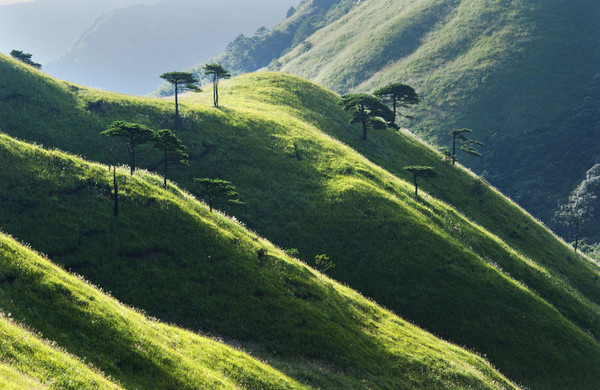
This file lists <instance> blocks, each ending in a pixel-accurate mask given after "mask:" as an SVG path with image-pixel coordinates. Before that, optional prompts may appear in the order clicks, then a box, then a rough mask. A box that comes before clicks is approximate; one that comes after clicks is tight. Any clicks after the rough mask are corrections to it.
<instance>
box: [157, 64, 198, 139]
mask: <svg viewBox="0 0 600 390" xmlns="http://www.w3.org/2000/svg"><path fill="white" fill-rule="evenodd" d="M160 78H161V79H165V80H167V81H168V82H169V83H171V84H173V85H174V86H175V121H176V124H177V128H178V129H181V119H180V118H179V100H178V94H179V90H180V89H181V92H184V91H186V90H187V91H194V92H201V91H202V90H201V89H200V87H199V86H197V85H196V84H195V83H197V82H198V79H197V78H196V77H195V76H194V75H193V74H192V73H189V72H168V73H163V74H161V75H160Z"/></svg>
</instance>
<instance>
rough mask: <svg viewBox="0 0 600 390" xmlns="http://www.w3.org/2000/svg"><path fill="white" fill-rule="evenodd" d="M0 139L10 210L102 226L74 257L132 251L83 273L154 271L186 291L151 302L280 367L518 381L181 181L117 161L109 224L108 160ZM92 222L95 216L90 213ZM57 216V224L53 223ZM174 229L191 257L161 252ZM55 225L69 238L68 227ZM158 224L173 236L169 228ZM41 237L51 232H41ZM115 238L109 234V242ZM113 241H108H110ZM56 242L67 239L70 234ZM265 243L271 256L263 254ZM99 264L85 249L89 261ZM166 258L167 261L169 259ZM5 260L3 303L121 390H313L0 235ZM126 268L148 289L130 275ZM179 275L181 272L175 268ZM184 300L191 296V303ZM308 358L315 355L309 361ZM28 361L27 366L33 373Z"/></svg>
mask: <svg viewBox="0 0 600 390" xmlns="http://www.w3.org/2000/svg"><path fill="white" fill-rule="evenodd" d="M0 141H1V142H0V160H1V161H11V163H12V164H11V167H12V169H11V170H12V172H13V173H14V175H13V176H11V178H8V177H7V176H6V171H5V170H3V171H2V178H3V181H9V182H10V183H11V184H10V185H11V188H12V192H16V193H17V195H8V196H6V192H4V191H2V192H0V193H1V194H2V196H3V199H4V201H8V202H9V203H12V204H13V206H14V203H13V201H17V202H18V201H21V202H25V201H33V202H35V201H36V200H37V201H38V202H40V204H39V205H38V206H33V207H32V208H34V209H35V210H36V211H35V212H36V214H38V216H39V215H40V214H39V213H45V212H47V210H50V208H48V207H47V206H49V205H51V204H52V203H54V208H53V209H52V210H53V213H56V215H57V216H58V217H59V218H61V219H64V222H65V223H67V224H68V223H69V222H70V221H71V220H73V217H74V216H77V217H78V218H80V221H81V222H80V223H79V225H78V227H79V229H85V228H88V229H91V228H94V229H95V231H94V232H93V233H92V232H89V231H88V233H86V236H87V238H85V239H83V240H82V242H81V246H82V250H81V251H80V253H78V254H77V255H76V257H77V256H83V254H84V253H86V249H85V248H86V247H89V243H87V244H86V242H84V241H87V242H89V241H93V245H100V244H104V245H106V246H109V247H111V248H112V250H118V251H120V252H125V253H129V255H128V256H127V255H126V256H125V258H124V257H123V256H122V255H118V254H115V255H114V258H113V259H107V260H106V261H105V262H106V264H103V265H96V266H95V267H82V266H81V264H80V265H79V267H78V268H80V269H82V268H84V269H86V270H87V269H89V270H92V269H94V268H95V269H96V273H97V274H101V275H102V273H103V272H104V273H105V275H102V276H104V277H112V278H113V279H121V278H123V280H127V279H128V277H130V279H129V283H128V284H127V285H126V286H124V287H126V288H127V289H129V290H134V291H137V292H139V291H140V290H142V291H144V292H145V293H149V292H151V291H153V290H154V289H155V288H156V287H157V284H158V283H160V282H161V280H159V279H158V275H157V274H156V273H162V274H163V275H164V276H163V279H164V280H163V281H162V283H179V284H180V286H179V287H175V286H173V287H171V289H172V290H174V292H175V294H169V293H168V291H162V292H161V294H160V295H156V294H153V295H152V294H149V295H151V297H149V298H150V299H153V300H161V299H163V300H166V302H169V301H171V303H170V304H171V305H172V307H171V308H172V309H174V310H175V311H177V310H179V311H181V313H180V315H181V314H183V312H185V311H192V312H197V311H200V312H201V313H198V314H201V316H200V317H198V318H196V323H198V321H199V320H200V318H203V319H202V320H201V322H204V325H205V326H206V325H207V324H210V328H211V329H212V330H218V331H219V334H222V335H225V336H227V337H228V338H233V337H237V338H239V339H241V340H246V341H247V342H248V341H251V342H252V343H254V344H255V346H254V348H258V349H261V350H263V352H262V354H263V356H265V355H266V356H269V357H270V359H269V360H271V361H272V364H274V365H275V366H281V367H283V370H284V371H290V372H291V373H292V374H293V376H300V377H301V379H303V380H308V381H309V383H310V382H315V383H316V384H319V386H325V387H328V388H331V387H334V388H347V387H351V388H398V387H399V386H401V387H405V386H408V387H410V388H423V389H425V388H427V389H429V388H469V387H476V388H489V389H508V388H514V386H513V385H511V384H510V383H509V382H508V381H507V380H506V379H504V378H503V377H502V376H501V375H499V374H498V373H497V372H495V371H494V370H493V369H492V368H491V367H490V366H489V365H488V364H487V363H486V362H485V361H484V360H483V359H481V358H479V357H477V356H475V355H473V354H471V353H468V352H466V351H464V350H462V349H460V348H458V347H455V346H452V345H450V344H448V343H446V342H443V341H441V340H439V339H437V338H435V337H434V336H432V335H431V334H428V333H426V332H424V331H422V330H421V329H419V328H417V327H415V326H413V325H410V324H408V323H406V322H405V321H403V320H401V319H400V318H398V317H396V316H395V315H393V314H392V313H390V312H388V311H385V310H383V309H381V308H379V307H378V306H376V305H375V304H373V303H371V302H369V301H367V300H366V299H364V298H363V297H361V296H360V295H358V294H357V293H355V292H354V291H352V290H350V289H348V288H346V287H343V286H340V285H339V284H337V283H335V282H333V281H331V280H330V279H328V278H326V277H323V276H320V275H318V274H317V273H316V272H314V271H312V270H310V269H309V268H308V267H306V265H304V264H302V263H300V262H298V261H297V260H293V259H291V258H288V257H286V256H284V255H283V253H282V252H281V250H279V249H277V248H275V247H274V246H272V244H270V243H268V242H267V241H265V240H263V239H260V238H259V237H257V236H255V235H253V234H251V233H249V232H247V231H246V230H245V229H243V228H242V227H241V226H239V225H237V224H235V223H234V222H232V221H230V220H228V219H227V218H225V217H223V216H222V215H220V214H218V213H210V212H209V211H208V209H207V207H206V206H205V205H202V204H200V203H199V202H197V201H195V200H194V199H193V198H191V197H190V196H189V195H187V194H185V193H182V192H181V191H180V190H179V189H177V188H175V187H171V188H169V191H164V190H162V189H161V188H160V182H161V179H160V177H156V176H153V175H149V174H147V173H141V174H140V175H139V176H135V177H133V178H131V177H129V176H128V175H127V171H126V170H125V169H123V170H121V169H119V172H118V175H119V177H120V179H121V180H122V181H123V182H125V183H123V185H122V191H123V195H122V199H121V201H122V204H121V215H120V216H119V218H118V219H113V217H112V215H111V213H110V211H111V210H110V207H109V206H110V203H111V200H110V199H109V195H108V194H109V191H108V190H107V189H108V188H110V180H111V174H110V173H109V172H108V171H107V170H106V167H102V166H99V165H96V164H89V163H86V162H84V161H82V160H80V159H77V158H73V157H71V156H68V155H66V154H64V153H61V152H57V151H45V150H42V149H40V148H38V147H32V146H29V145H26V144H24V143H21V142H17V141H14V140H12V139H10V138H9V137H7V136H3V135H2V136H0ZM7 179H9V180H7ZM26 182H29V183H35V188H36V192H37V193H36V195H38V196H29V197H27V196H22V194H21V193H20V191H21V189H22V188H23V187H22V186H23V185H24V184H25V183H26ZM47 192H49V193H52V194H54V195H52V196H51V198H54V197H58V198H60V199H61V200H59V201H58V202H56V199H55V200H52V199H45V200H44V199H43V197H42V196H40V195H41V194H42V193H47ZM63 202H65V203H67V204H68V206H66V205H64V204H62V203H63ZM40 206H41V207H40ZM84 206H85V207H84ZM74 209H75V210H74ZM107 211H108V212H107ZM25 213H27V212H25ZM86 216H87V218H93V221H94V222H93V223H91V222H90V221H86V220H85V218H86ZM41 219H42V220H51V217H48V216H45V217H42V218H41ZM149 220H153V221H155V222H156V223H157V225H158V226H157V230H156V231H154V232H152V231H151V230H152V229H148V228H143V226H145V224H146V223H147V222H148V221H149ZM24 221H25V220H24ZM51 222H52V223H59V225H60V222H58V220H53V221H51ZM173 224H177V225H179V226H180V227H179V229H180V232H179V233H180V234H181V235H183V236H182V237H180V238H179V239H178V240H179V241H182V240H184V241H185V240H193V241H192V242H193V243H198V244H196V245H194V244H191V245H189V246H190V248H188V249H187V251H188V252H192V253H193V254H194V257H195V260H194V261H190V260H191V259H190V256H189V255H188V256H185V257H184V256H181V257H180V256H165V255H164V254H163V255H161V253H159V249H158V248H163V249H162V250H163V251H173V252H178V254H182V250H178V249H177V248H178V247H180V245H179V244H180V242H175V240H177V238H176V237H174V236H173V234H172V233H171V232H170V231H169V230H170V229H165V227H167V226H172V225H173ZM11 225H12V224H10V223H9V224H8V226H11ZM41 225H46V223H45V222H43V223H41ZM57 228H59V230H61V231H63V232H64V229H63V227H62V226H57ZM105 229H106V230H105ZM161 230H162V231H163V236H166V237H161V236H160V234H159V232H160V231H161ZM41 233H42V234H45V235H46V236H48V235H49V232H47V231H44V230H42V231H41ZM111 234H113V235H114V236H112V237H109V235H111ZM104 235H107V236H106V237H105V240H107V241H105V240H103V239H102V238H101V237H102V236H104ZM118 236H122V238H119V237H118ZM93 237H96V238H93ZM132 237H136V239H132ZM56 238H57V239H59V238H62V239H63V240H68V239H69V235H68V234H64V233H63V234H61V235H57V236H56ZM165 238H166V242H168V241H170V240H173V241H174V242H172V246H171V247H169V246H162V245H164V244H165V243H166V242H165V241H163V239H165ZM142 240H144V242H141V241H142ZM150 241H153V242H154V244H153V245H152V246H148V247H140V246H141V245H142V244H143V243H146V242H148V244H147V245H151V244H149V242H150ZM183 246H185V245H183ZM117 248H118V249H117ZM257 249H262V250H263V251H264V252H265V253H268V255H266V256H264V257H263V258H258V259H257V258H256V251H257ZM136 250H137V251H138V252H137V253H133V252H132V251H136ZM119 257H121V260H119ZM126 258H127V260H126V263H123V262H122V260H125V259H126ZM95 260H96V259H93V258H92V257H91V256H89V255H88V256H84V258H81V259H80V261H83V262H93V261H95ZM111 262H113V264H111ZM164 262H167V264H165V266H161V264H163V263H164ZM0 264H1V265H2V267H1V269H2V274H1V275H2V278H1V280H0V296H1V297H2V299H1V300H0V309H2V310H3V311H5V312H11V313H12V316H13V317H14V318H15V319H18V320H19V321H21V322H23V323H25V324H26V325H27V326H29V327H31V328H33V329H36V330H38V331H41V332H42V333H43V334H44V335H45V337H49V338H50V339H51V340H54V341H55V342H56V343H57V344H58V345H60V346H62V347H63V348H65V349H66V350H68V351H69V352H71V353H74V354H76V355H78V356H80V357H81V358H85V360H86V361H89V362H91V363H92V364H93V365H94V366H95V367H98V368H99V369H100V370H102V371H103V372H104V373H106V374H108V375H110V376H111V377H112V378H115V379H116V380H118V381H119V382H120V383H123V385H124V386H125V387H126V388H132V387H141V388H157V389H158V388H173V386H175V387H177V388H181V389H185V388H190V389H191V388H197V387H198V386H201V387H209V388H238V387H242V388H261V389H267V388H273V389H283V388H302V387H306V386H303V385H301V384H300V383H298V382H295V381H293V380H291V379H290V378H289V377H286V376H285V375H282V374H281V373H280V372H277V371H275V370H273V369H272V368H270V367H268V366H267V365H266V364H264V363H259V362H257V361H255V360H253V359H251V358H249V357H248V356H247V355H245V354H243V353H241V352H239V351H236V350H233V349H231V348H229V347H226V346H223V345H222V344H221V343H218V342H216V341H214V340H209V339H207V338H204V337H199V336H196V335H193V334H191V333H189V332H186V331H183V330H180V329H177V328H174V327H170V326H166V325H163V324H160V323H158V322H156V321H153V320H148V319H147V318H145V317H144V316H142V315H141V314H139V313H137V312H134V311H133V310H131V309H128V308H126V307H124V306H123V305H121V304H119V303H118V302H116V301H115V300H114V299H112V298H110V297H107V296H106V295H104V294H103V293H101V292H100V291H98V290H97V289H95V288H93V287H91V286H89V285H87V284H86V283H84V282H83V281H81V280H80V279H78V278H76V277H74V276H72V275H68V274H67V273H66V272H64V271H63V270H61V269H59V268H58V267H56V266H54V265H53V264H51V263H50V262H49V261H48V260H45V259H42V258H41V257H40V256H39V255H37V254H36V253H34V252H33V251H32V250H28V249H25V248H23V247H22V246H20V245H18V244H17V243H16V242H15V241H14V240H11V239H9V238H7V237H6V236H3V235H0ZM102 268H107V269H106V270H105V271H103V270H102ZM168 268H175V269H179V270H175V271H173V270H171V271H169V270H168ZM129 269H135V270H136V272H138V273H139V274H141V275H142V276H143V277H145V278H147V279H149V281H150V283H144V282H143V281H142V280H139V278H137V279H136V278H135V277H132V275H131V274H130V271H129ZM153 269H154V270H153ZM174 272H179V273H180V275H173V276H171V275H169V273H170V274H173V273H174ZM118 273H120V274H121V275H118ZM144 274H145V275H144ZM184 275H188V276H187V277H184ZM102 276H100V278H102ZM175 276H178V277H175ZM112 286H114V284H112V285H111V287H112ZM122 287H123V286H122ZM165 287H166V286H165ZM166 288H168V287H166ZM121 293H122V291H119V294H121ZM195 297H198V298H195ZM134 300H135V299H134ZM176 300H179V301H183V302H184V303H185V304H184V306H181V305H179V304H177V303H175V301H176ZM202 306H205V307H204V308H202ZM154 309H155V308H154ZM163 309H164V310H168V309H169V308H168V307H164V308H163ZM155 311H156V310H155ZM161 314H164V315H166V316H168V314H166V313H161ZM187 316H188V317H190V316H189V314H187ZM188 322H189V321H188ZM0 324H2V322H0ZM203 328H205V327H203ZM0 329H2V330H3V328H0ZM3 333H4V332H3ZM3 339H4V341H5V342H6V339H5V337H4V338H3ZM8 342H9V343H10V341H8ZM12 345H13V346H14V345H15V344H14V343H13V344H12ZM266 351H269V353H266ZM270 351H272V352H270ZM5 353H6V352H5ZM277 355H279V356H277ZM9 356H10V355H9ZM14 357H15V358H16V359H15V360H17V361H18V359H19V358H20V357H21V356H20V355H19V353H15V355H14ZM302 359H311V363H310V364H307V363H304V362H302ZM20 368H21V369H23V370H24V371H25V372H28V368H29V369H31V368H30V367H25V368H23V367H20ZM54 375H56V373H54ZM50 376H51V377H52V375H50ZM44 379H46V380H47V378H44ZM79 385H80V384H79ZM79 385H77V384H74V385H70V386H71V387H69V386H66V385H65V386H62V385H58V386H57V388H77V386H79ZM88 385H89V384H88ZM73 386H74V387H73Z"/></svg>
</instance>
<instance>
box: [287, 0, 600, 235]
mask: <svg viewBox="0 0 600 390" xmlns="http://www.w3.org/2000/svg"><path fill="white" fill-rule="evenodd" d="M335 3H337V4H341V3H342V2H341V1H337V2H335ZM390 9H394V10H396V12H389V10H390ZM599 19H600V4H598V3H590V2H589V1H587V0H576V1H574V2H573V1H567V0H551V1H549V2H543V3H541V2H538V1H533V0H524V1H517V2H515V1H511V0H502V1H495V0H485V1H473V0H460V1H451V0H445V1H429V0H417V1H410V2H406V1H401V0H371V1H368V2H360V4H359V5H357V6H356V7H354V8H352V10H350V12H348V13H347V14H346V15H344V16H343V17H342V18H340V19H339V20H336V21H332V22H331V23H328V24H327V25H325V26H323V27H322V28H321V29H320V30H318V31H316V32H315V33H314V34H313V35H312V36H310V37H308V38H306V42H307V44H305V45H301V46H298V47H296V48H295V49H294V50H292V51H290V52H288V53H286V54H285V55H283V56H282V57H281V58H279V59H278V60H277V62H278V64H279V65H280V69H281V70H283V71H285V72H290V73H293V74H297V75H300V76H302V77H306V78H309V79H311V80H313V81H315V82H318V83H319V84H322V85H324V86H326V87H328V88H331V89H333V90H335V91H337V92H340V93H357V92H372V91H374V90H377V89H379V88H381V87H383V86H385V85H388V84H390V83H393V82H403V83H407V84H409V85H411V86H413V87H414V88H415V89H416V90H417V91H419V95H420V96H421V97H422V98H423V103H422V104H420V105H419V106H418V107H415V120H414V121H412V122H411V123H410V128H411V129H412V130H413V131H414V132H416V133H418V134H419V135H420V136H422V137H424V138H426V139H427V140H428V141H429V142H432V143H435V144H437V145H445V144H446V136H445V135H446V133H447V132H448V131H449V129H452V128H458V127H468V128H472V129H478V131H481V137H480V138H479V139H480V140H481V141H482V142H484V143H485V144H486V145H488V147H487V148H486V153H485V155H484V156H482V157H481V158H478V159H470V158H469V159H465V161H464V163H465V164H466V165H468V166H470V167H472V168H473V169H475V170H476V171H477V172H481V173H483V172H484V173H485V176H486V179H487V180H489V181H490V182H491V183H492V184H494V185H495V186H497V187H498V188H500V189H501V190H502V191H503V192H505V193H507V194H508V195H509V196H511V197H512V198H514V199H516V200H517V201H518V202H519V204H520V205H522V206H523V207H524V208H525V209H527V210H529V211H530V212H532V213H533V214H534V215H535V216H536V217H538V218H541V219H542V220H543V221H544V222H545V223H548V224H552V217H553V215H554V211H555V208H556V205H557V203H559V202H560V201H562V203H564V202H565V201H566V200H567V198H568V195H569V193H570V192H571V190H572V189H573V188H574V187H575V186H576V185H577V184H578V183H577V180H581V179H583V177H584V175H585V171H586V170H587V169H589V167H591V166H592V165H593V164H594V163H596V162H597V161H595V158H596V156H597V150H596V149H597V148H595V147H593V146H592V145H591V144H586V142H585V141H584V139H587V138H588V137H589V136H590V133H589V129H590V127H587V126H586V127H582V126H576V125H574V121H580V122H581V120H584V121H586V120H587V119H585V118H588V119H589V118H590V117H589V114H590V113H592V112H593V111H587V114H586V115H585V117H582V116H579V118H575V116H576V115H577V114H578V113H581V111H580V110H579V106H581V105H582V100H583V98H584V96H586V95H588V93H587V92H586V88H588V86H590V88H592V87H593V81H592V80H593V78H594V75H595V74H596V73H597V72H598V68H599V67H600V49H599V48H598V45H596V44H595V42H597V41H598V39H599V38H600V25H599V24H598V23H597V20H599ZM592 115H595V114H592ZM565 122H566V123H565ZM553 226H555V227H556V225H553Z"/></svg>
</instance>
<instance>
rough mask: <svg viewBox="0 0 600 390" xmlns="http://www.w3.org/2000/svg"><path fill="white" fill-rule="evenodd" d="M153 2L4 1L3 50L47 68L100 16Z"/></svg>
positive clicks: (0, 9) (0, 14)
mask: <svg viewBox="0 0 600 390" xmlns="http://www.w3.org/2000/svg"><path fill="white" fill-rule="evenodd" d="M153 2H156V0H103V1H95V0H34V1H29V2H15V3H11V2H10V1H9V2H7V1H4V2H0V51H2V52H3V53H10V51H11V50H13V49H17V50H24V51H26V52H29V53H33V55H34V58H33V59H34V60H35V61H37V62H40V63H42V65H45V64H47V63H48V62H50V61H53V60H56V59H57V58H59V57H60V56H61V55H64V54H65V53H66V52H67V51H68V50H69V49H70V48H71V47H72V46H73V44H74V43H75V41H76V40H77V38H78V37H79V36H80V35H81V34H83V32H84V31H85V29H86V28H87V27H88V26H89V25H90V24H91V23H92V22H93V21H94V19H96V18H97V17H98V16H100V15H102V14H105V13H106V12H109V11H111V10H114V9H118V8H123V7H127V6H130V5H133V4H150V3H153ZM6 3H10V4H6Z"/></svg>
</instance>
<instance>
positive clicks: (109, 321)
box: [0, 138, 302, 389]
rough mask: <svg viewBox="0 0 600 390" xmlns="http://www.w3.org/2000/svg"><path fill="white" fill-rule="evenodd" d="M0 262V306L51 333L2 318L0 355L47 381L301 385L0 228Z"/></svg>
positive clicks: (65, 385)
mask: <svg viewBox="0 0 600 390" xmlns="http://www.w3.org/2000/svg"><path fill="white" fill-rule="evenodd" d="M5 141H6V139H5V138H3V140H2V142H3V144H4V143H5ZM0 263H1V264H2V273H1V283H0V298H1V300H0V302H1V303H0V309H1V310H2V311H3V312H5V313H10V315H11V317H12V318H14V319H16V320H18V321H19V322H22V323H24V324H26V325H27V326H28V327H29V328H31V329H35V330H36V331H38V332H41V334H43V335H44V337H46V338H49V339H50V340H52V343H51V344H48V343H44V342H42V341H40V340H37V337H36V336H35V335H33V334H30V333H29V332H28V331H26V330H24V329H21V328H19V327H18V326H15V325H14V324H12V323H11V322H10V321H8V320H7V319H6V318H5V317H2V318H0V332H1V334H2V338H1V340H2V344H3V345H2V349H1V350H2V352H1V353H0V359H1V360H2V361H5V362H9V364H10V365H12V366H13V367H15V368H16V369H18V371H19V372H21V373H23V374H25V375H31V376H34V377H36V379H38V380H39V381H41V383H43V384H46V385H48V388H57V389H81V388H90V389H91V388H103V389H104V388H106V389H112V388H114V389H117V388H121V387H120V386H117V385H116V384H119V383H120V384H121V385H122V386H123V388H154V389H169V388H174V387H176V388H178V389H196V388H198V386H200V387H203V388H204V387H206V388H224V389H225V388H231V389H237V388H240V387H243V388H261V389H263V388H271V389H282V388H290V389H291V388H301V387H302V386H301V385H300V384H299V383H297V382H295V381H293V380H291V379H290V378H289V377H286V376H285V375H283V374H281V373H280V372H278V371H276V370H274V369H272V368H271V367H269V366H267V365H266V364H264V363H261V362H259V361H257V360H255V359H253V358H251V357H250V356H248V355H247V354H244V353H242V352H240V351H237V350H235V349H233V348H231V347H228V346H225V345H223V344H222V343H219V342H217V341H214V340H211V339H208V338H206V337H200V336H197V335H195V334H192V333H190V332H187V331H184V330H181V329H178V328H175V327H173V326H167V325H164V324H161V323H159V322H157V321H156V320H150V319H148V318H146V317H145V316H143V315H142V314H140V313H139V312H136V311H134V310H132V309H131V308H127V307H125V306H124V305H122V304H120V303H118V302H117V301H116V300H115V299H113V298H111V297H108V296H106V295H105V294H104V293H103V292H101V291H99V290H98V289H97V288H94V287H92V286H90V285H89V284H87V283H85V282H83V281H82V280H81V279H79V278H77V277H75V276H73V275H69V274H67V273H66V272H65V271H63V270H62V269H60V268H58V267H57V266H55V265H54V264H52V263H51V262H50V261H48V260H47V259H44V258H42V257H40V256H39V255H38V254H37V253H35V252H33V251H32V250H30V249H27V248H25V247H23V246H21V245H19V244H18V243H17V242H15V241H14V240H12V239H10V238H8V237H6V236H4V235H2V236H0ZM57 347H59V348H62V349H56V348H57ZM63 350H66V351H68V352H69V353H71V354H73V355H76V356H78V357H79V360H83V361H86V362H88V364H90V363H91V364H92V365H93V366H94V367H97V369H98V370H100V371H101V372H103V373H104V374H105V375H108V376H109V377H110V378H112V380H113V381H114V383H113V382H109V380H107V379H105V378H103V377H102V376H101V374H99V373H97V372H95V371H91V370H90V368H89V367H86V366H85V365H84V364H83V363H81V362H80V361H78V360H77V359H74V358H73V357H69V356H67V355H66V353H65V352H63Z"/></svg>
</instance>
